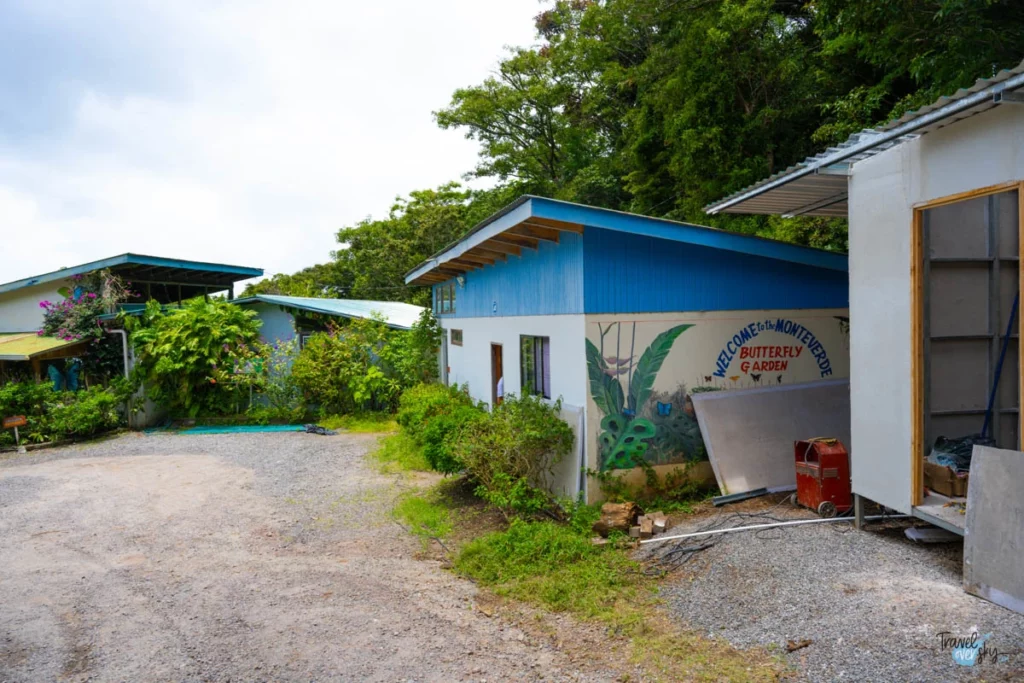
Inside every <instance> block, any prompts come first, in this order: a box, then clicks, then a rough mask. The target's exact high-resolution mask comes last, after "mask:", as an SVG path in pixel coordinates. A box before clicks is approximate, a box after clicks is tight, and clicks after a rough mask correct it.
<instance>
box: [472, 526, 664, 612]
mask: <svg viewBox="0 0 1024 683" xmlns="http://www.w3.org/2000/svg"><path fill="white" fill-rule="evenodd" d="M455 568H456V569H457V570H458V571H460V572H462V573H463V574H465V575H467V576H470V577H472V578H474V579H476V580H477V581H479V582H480V583H482V584H484V585H485V586H488V587H489V588H491V590H493V591H494V592H495V593H497V594H498V595H504V596H509V597H514V598H517V599H519V600H523V601H525V602H531V603H535V604H540V605H543V606H544V607H546V608H548V609H550V610H552V611H555V612H570V613H572V614H576V615H578V616H581V617H584V618H588V619H595V618H597V619H602V620H607V621H612V622H616V621H619V617H621V616H623V614H621V613H620V610H618V609H617V608H618V606H619V603H621V602H622V601H623V600H625V599H638V598H640V597H641V593H644V592H648V593H649V592H650V591H647V590H646V588H645V587H644V586H643V583H642V581H641V578H642V577H641V573H640V566H639V565H638V564H637V563H636V562H634V561H633V560H631V559H629V558H628V557H627V556H626V554H625V553H622V552H618V551H616V550H614V549H610V548H603V547H601V546H595V545H594V544H593V543H591V542H590V539H589V538H588V537H587V536H586V535H583V534H581V533H579V532H578V531H576V530H574V529H572V528H571V527H568V526H564V525H561V524H557V523H555V522H548V521H544V522H525V521H522V520H518V519H517V520H513V522H512V524H511V525H510V526H509V528H508V529H507V530H506V531H499V532H495V533H490V534H487V535H485V536H482V537H480V538H478V539H476V540H474V541H471V542H470V543H468V544H467V545H466V546H465V547H464V548H462V550H461V552H460V553H459V555H458V557H457V558H456V560H455Z"/></svg>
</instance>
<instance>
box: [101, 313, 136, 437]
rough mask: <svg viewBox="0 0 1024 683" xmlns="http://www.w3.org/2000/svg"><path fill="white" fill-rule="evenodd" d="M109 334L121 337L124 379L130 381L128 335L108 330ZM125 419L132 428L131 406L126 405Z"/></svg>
mask: <svg viewBox="0 0 1024 683" xmlns="http://www.w3.org/2000/svg"><path fill="white" fill-rule="evenodd" d="M106 332H107V334H117V335H120V336H121V352H122V354H123V355H124V378H125V379H128V374H129V365H128V333H127V332H125V331H124V330H106ZM124 414H125V418H126V419H127V421H128V428H129V429H131V427H132V411H131V410H130V407H129V404H127V403H126V404H125V409H124Z"/></svg>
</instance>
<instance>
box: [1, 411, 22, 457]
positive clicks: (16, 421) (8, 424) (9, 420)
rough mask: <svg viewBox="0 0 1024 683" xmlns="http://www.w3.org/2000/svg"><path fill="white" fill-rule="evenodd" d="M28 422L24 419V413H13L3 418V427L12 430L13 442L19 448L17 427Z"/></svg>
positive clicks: (19, 438) (19, 439)
mask: <svg viewBox="0 0 1024 683" xmlns="http://www.w3.org/2000/svg"><path fill="white" fill-rule="evenodd" d="M26 424H28V420H26V419H25V416H24V415H15V416H14V417H5V418H4V419H3V428H4V429H13V430H14V443H15V445H17V446H18V449H19V450H20V449H21V437H19V436H18V427H24V426H25V425H26Z"/></svg>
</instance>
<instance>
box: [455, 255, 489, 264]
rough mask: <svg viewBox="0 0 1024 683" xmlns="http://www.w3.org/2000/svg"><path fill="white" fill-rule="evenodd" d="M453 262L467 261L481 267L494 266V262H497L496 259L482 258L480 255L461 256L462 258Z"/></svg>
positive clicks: (459, 257) (458, 257) (457, 258)
mask: <svg viewBox="0 0 1024 683" xmlns="http://www.w3.org/2000/svg"><path fill="white" fill-rule="evenodd" d="M452 260H453V261H465V262H468V263H476V264H478V265H481V266H493V265H494V262H495V260H494V259H492V258H488V257H486V256H481V255H480V254H461V255H460V256H457V257H456V258H453V259H452Z"/></svg>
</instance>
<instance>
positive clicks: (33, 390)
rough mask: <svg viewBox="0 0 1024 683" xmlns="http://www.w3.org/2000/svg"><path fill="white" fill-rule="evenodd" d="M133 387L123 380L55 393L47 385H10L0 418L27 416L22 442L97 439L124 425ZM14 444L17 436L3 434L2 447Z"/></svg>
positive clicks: (0, 396) (3, 393)
mask: <svg viewBox="0 0 1024 683" xmlns="http://www.w3.org/2000/svg"><path fill="white" fill-rule="evenodd" d="M130 395H131V385H130V384H129V383H128V382H127V381H126V380H124V379H121V380H120V381H119V382H112V383H111V386H110V387H108V388H104V387H102V386H94V387H90V388H89V389H88V390H84V391H78V392H70V391H55V390H54V389H53V386H52V385H50V384H47V383H44V384H35V383H34V382H22V383H16V384H15V383H11V384H6V385H4V386H0V416H2V417H10V416H14V415H24V416H25V418H26V422H27V424H26V425H25V426H24V427H22V428H21V429H20V430H19V433H20V436H21V438H22V439H23V440H27V441H30V442H35V443H41V442H44V441H62V440H64V439H70V438H81V437H87V436H94V435H96V434H100V433H103V432H106V431H110V430H112V429H116V428H117V427H119V426H121V425H122V424H123V423H124V406H125V402H126V401H127V400H128V399H129V397H130ZM11 445H14V433H13V432H12V431H10V430H3V431H2V432H0V446H11Z"/></svg>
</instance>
